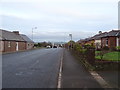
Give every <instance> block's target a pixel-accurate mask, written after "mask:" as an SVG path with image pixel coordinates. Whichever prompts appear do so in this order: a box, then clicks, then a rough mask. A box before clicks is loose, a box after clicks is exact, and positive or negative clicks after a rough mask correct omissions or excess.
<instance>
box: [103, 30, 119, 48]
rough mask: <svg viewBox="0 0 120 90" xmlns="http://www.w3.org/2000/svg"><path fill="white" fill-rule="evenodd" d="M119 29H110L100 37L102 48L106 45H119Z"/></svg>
mask: <svg viewBox="0 0 120 90" xmlns="http://www.w3.org/2000/svg"><path fill="white" fill-rule="evenodd" d="M119 34H120V30H112V31H110V32H108V33H107V34H105V35H104V36H103V37H101V45H102V48H103V47H104V46H108V47H109V48H115V47H116V46H120V35H119Z"/></svg>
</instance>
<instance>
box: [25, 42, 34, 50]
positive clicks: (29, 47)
mask: <svg viewBox="0 0 120 90" xmlns="http://www.w3.org/2000/svg"><path fill="white" fill-rule="evenodd" d="M33 47H34V43H30V42H28V43H26V49H27V50H29V49H32V48H33Z"/></svg>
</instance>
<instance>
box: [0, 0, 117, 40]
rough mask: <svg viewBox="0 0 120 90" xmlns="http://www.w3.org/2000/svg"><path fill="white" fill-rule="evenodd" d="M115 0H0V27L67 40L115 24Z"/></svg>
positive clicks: (87, 34)
mask: <svg viewBox="0 0 120 90" xmlns="http://www.w3.org/2000/svg"><path fill="white" fill-rule="evenodd" d="M118 1H119V0H1V1H0V21H1V24H0V28H1V29H5V30H9V31H15V30H19V31H20V33H23V34H26V35H28V36H29V37H30V38H32V28H34V27H37V29H33V38H34V41H36V42H39V41H68V40H69V39H70V37H69V34H70V33H72V35H73V40H75V41H77V40H79V39H83V38H87V37H90V36H92V35H95V34H97V33H98V32H99V31H110V30H112V29H117V28H118Z"/></svg>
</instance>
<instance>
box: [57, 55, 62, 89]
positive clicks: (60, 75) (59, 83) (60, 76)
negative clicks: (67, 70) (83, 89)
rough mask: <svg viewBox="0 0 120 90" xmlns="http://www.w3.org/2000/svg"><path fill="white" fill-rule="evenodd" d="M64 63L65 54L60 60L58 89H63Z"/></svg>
mask: <svg viewBox="0 0 120 90" xmlns="http://www.w3.org/2000/svg"><path fill="white" fill-rule="evenodd" d="M62 61H63V54H62V55H61V59H60V69H59V75H58V84H57V88H58V89H59V88H61V80H62Z"/></svg>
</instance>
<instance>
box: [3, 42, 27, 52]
mask: <svg viewBox="0 0 120 90" xmlns="http://www.w3.org/2000/svg"><path fill="white" fill-rule="evenodd" d="M3 42H4V50H3V52H15V51H17V50H16V48H17V43H16V41H3ZM25 49H26V44H25V42H18V51H20V50H25Z"/></svg>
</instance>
